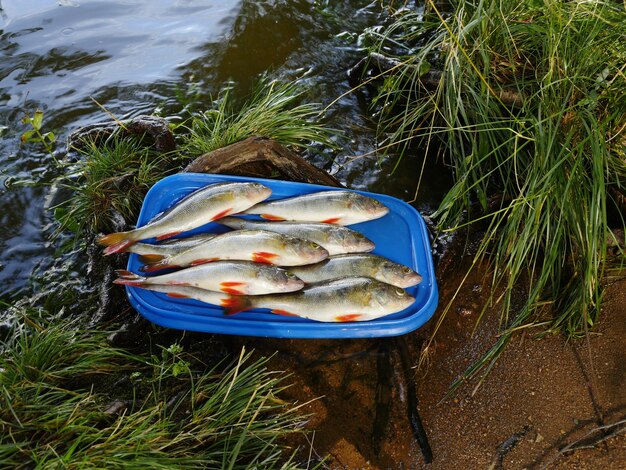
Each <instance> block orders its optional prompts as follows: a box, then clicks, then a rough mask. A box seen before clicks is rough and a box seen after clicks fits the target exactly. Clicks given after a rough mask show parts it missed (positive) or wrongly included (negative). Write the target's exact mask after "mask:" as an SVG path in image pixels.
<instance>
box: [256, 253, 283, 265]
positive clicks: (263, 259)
mask: <svg viewBox="0 0 626 470" xmlns="http://www.w3.org/2000/svg"><path fill="white" fill-rule="evenodd" d="M277 257H278V255H277V254H276V253H271V252H269V251H255V252H254V253H252V261H254V262H256V263H265V264H274V258H277Z"/></svg>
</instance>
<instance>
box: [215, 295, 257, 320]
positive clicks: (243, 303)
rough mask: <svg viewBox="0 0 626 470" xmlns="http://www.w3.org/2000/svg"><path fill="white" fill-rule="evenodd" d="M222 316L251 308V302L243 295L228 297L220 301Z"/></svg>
mask: <svg viewBox="0 0 626 470" xmlns="http://www.w3.org/2000/svg"><path fill="white" fill-rule="evenodd" d="M221 303H222V307H224V315H234V314H235V313H239V312H243V311H245V310H250V309H251V308H253V305H252V301H251V300H250V299H248V298H247V297H246V296H243V295H229V296H228V297H227V298H226V299H222V301H221Z"/></svg>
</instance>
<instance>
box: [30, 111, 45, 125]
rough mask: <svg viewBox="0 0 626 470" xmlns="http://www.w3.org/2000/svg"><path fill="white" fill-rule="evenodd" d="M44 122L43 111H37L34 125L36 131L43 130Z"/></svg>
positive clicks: (33, 120) (34, 115) (33, 121)
mask: <svg viewBox="0 0 626 470" xmlns="http://www.w3.org/2000/svg"><path fill="white" fill-rule="evenodd" d="M42 122H43V111H42V110H41V109H37V111H35V114H33V119H32V125H33V128H34V129H37V130H39V129H41V123H42Z"/></svg>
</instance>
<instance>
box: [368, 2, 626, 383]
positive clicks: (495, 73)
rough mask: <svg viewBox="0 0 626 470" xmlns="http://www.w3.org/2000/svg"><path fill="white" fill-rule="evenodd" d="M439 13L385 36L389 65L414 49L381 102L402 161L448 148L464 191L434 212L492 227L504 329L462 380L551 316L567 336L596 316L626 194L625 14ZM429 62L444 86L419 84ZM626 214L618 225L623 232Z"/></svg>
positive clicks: (446, 222) (460, 8)
mask: <svg viewBox="0 0 626 470" xmlns="http://www.w3.org/2000/svg"><path fill="white" fill-rule="evenodd" d="M437 5H438V4H437V3H435V2H432V1H429V2H428V4H427V7H426V13H424V14H423V15H422V14H421V13H408V14H401V15H400V17H399V18H398V19H397V21H396V22H395V23H394V24H393V25H392V26H391V27H390V28H389V29H388V32H387V37H386V39H384V40H383V41H382V43H381V44H380V50H382V51H383V52H385V53H387V54H393V53H392V52H391V51H392V50H393V47H392V46H390V44H391V42H392V41H394V42H396V43H402V44H404V45H405V46H406V49H405V50H409V51H410V52H409V53H406V52H404V51H401V52H399V53H398V54H397V55H396V57H395V58H396V59H397V60H398V61H399V62H400V63H401V65H399V66H398V67H396V69H395V70H393V71H391V72H390V73H389V74H388V75H387V76H386V78H385V81H384V84H383V86H382V87H381V89H380V93H379V95H378V98H377V103H376V104H377V106H379V107H380V108H381V109H382V110H388V112H387V113H383V116H384V121H383V122H382V125H383V128H384V129H386V130H387V131H388V132H390V135H391V140H392V141H393V142H395V143H396V144H397V146H398V147H399V148H400V149H401V150H402V149H406V148H407V146H408V145H421V146H428V145H441V146H443V148H445V152H444V153H445V154H446V155H447V159H448V164H449V166H450V168H451V170H452V172H453V174H454V178H455V184H454V186H453V187H452V188H451V190H450V191H449V192H448V194H447V195H446V197H445V199H444V200H443V202H442V203H441V205H440V207H439V209H438V210H437V212H436V214H435V217H436V219H437V221H438V222H439V225H440V227H441V228H442V229H444V230H455V228H457V227H459V226H461V225H465V224H467V223H472V222H473V221H474V219H472V218H471V216H470V219H469V220H467V219H465V217H466V215H467V214H468V213H470V214H475V213H476V211H475V210H473V211H470V209H471V207H472V205H473V204H476V205H477V206H478V207H480V208H482V210H483V214H481V216H480V217H478V218H477V219H476V220H486V221H487V223H488V228H487V230H486V232H485V235H484V237H483V240H482V243H481V245H480V247H479V248H478V253H477V254H476V259H477V260H479V259H488V260H489V261H490V262H491V263H492V265H493V267H494V270H495V275H494V278H493V279H494V280H493V285H492V292H493V295H492V298H491V299H490V303H491V304H496V303H498V302H500V301H501V304H500V305H501V306H502V312H503V313H502V315H503V317H502V325H503V327H502V331H501V335H500V337H499V339H498V341H497V344H495V345H494V347H493V349H492V350H490V351H489V352H488V353H487V354H486V355H485V356H484V357H483V358H482V359H481V360H480V361H479V362H478V363H476V364H474V365H473V366H472V367H471V368H470V369H468V371H467V372H466V374H465V375H464V376H463V377H462V379H461V380H465V379H467V378H470V377H474V376H476V375H477V374H478V373H479V372H480V371H481V370H482V371H484V370H489V368H491V367H492V366H493V364H494V362H495V360H496V359H497V357H498V355H499V354H500V353H501V352H502V350H503V348H504V347H505V345H506V344H507V342H508V341H509V340H510V338H511V334H512V331H513V330H515V329H517V328H521V327H523V326H525V325H528V324H529V323H532V322H533V321H534V320H535V319H539V318H540V317H541V315H539V316H536V314H538V313H539V314H541V313H545V312H547V311H548V310H549V311H550V312H551V314H552V316H551V318H550V321H549V326H548V331H565V332H566V333H567V334H568V335H572V336H573V335H579V334H582V333H584V332H586V331H587V329H588V328H589V327H591V326H593V324H594V323H595V321H596V319H597V315H598V312H599V311H600V306H601V301H602V292H603V289H602V279H603V276H604V274H605V271H606V270H607V266H608V264H607V263H608V258H607V246H606V244H607V240H608V239H610V237H611V231H610V226H609V214H611V213H615V212H617V213H619V210H618V207H617V205H615V204H614V199H615V197H616V196H615V195H618V196H619V195H621V196H619V197H623V195H624V194H625V184H626V159H625V158H624V156H625V154H626V152H625V151H624V150H625V148H626V138H625V137H624V132H626V67H625V65H624V64H626V41H624V37H626V11H625V9H624V6H623V5H621V4H620V2H608V1H598V2H581V1H573V2H553V1H537V0H524V1H520V2H508V1H504V0H484V1H472V2H467V1H463V2H461V1H455V2H452V5H451V6H452V9H451V10H450V12H448V13H443V12H441V11H439V10H438V6H437ZM424 64H428V65H430V68H431V70H440V71H441V78H440V80H439V84H438V85H437V86H435V87H429V86H424V85H423V84H421V83H420V75H421V74H422V73H424V72H425V71H426V70H428V67H425V66H424ZM494 195H497V196H498V200H499V201H501V203H500V205H499V206H498V207H495V209H494V208H493V207H491V208H489V207H488V200H489V199H490V198H492V196H494ZM492 200H493V198H492ZM488 211H489V212H488ZM485 212H488V215H487V216H486V217H485V215H484V213H485ZM625 215H626V214H624V213H621V217H618V218H617V219H618V220H617V221H615V220H613V222H612V223H613V224H617V225H618V226H621V227H624V216H625ZM622 259H623V252H622ZM524 280H530V282H529V283H526V282H523V281H524ZM521 285H528V287H527V290H526V301H525V302H524V303H523V305H522V306H521V308H518V306H514V305H513V301H512V294H513V292H515V290H516V289H519V286H521ZM501 293H503V294H502V297H501V298H496V297H495V296H496V295H500V294H501ZM448 308H449V305H448ZM446 311H447V308H446ZM542 319H543V318H542ZM485 367H486V369H484V368H485Z"/></svg>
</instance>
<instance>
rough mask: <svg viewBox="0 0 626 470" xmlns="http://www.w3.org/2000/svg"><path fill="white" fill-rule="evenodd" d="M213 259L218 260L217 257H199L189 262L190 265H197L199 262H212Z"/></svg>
mask: <svg viewBox="0 0 626 470" xmlns="http://www.w3.org/2000/svg"><path fill="white" fill-rule="evenodd" d="M213 261H219V258H201V259H195V260H193V261H192V262H191V266H199V265H201V264H207V263H212V262H213Z"/></svg>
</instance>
